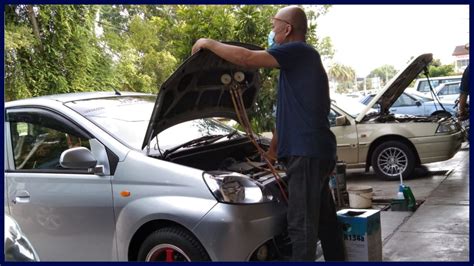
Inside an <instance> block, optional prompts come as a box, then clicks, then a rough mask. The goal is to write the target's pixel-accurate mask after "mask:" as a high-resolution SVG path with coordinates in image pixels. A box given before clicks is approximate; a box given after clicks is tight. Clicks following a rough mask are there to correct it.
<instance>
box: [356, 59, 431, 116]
mask: <svg viewBox="0 0 474 266" xmlns="http://www.w3.org/2000/svg"><path fill="white" fill-rule="evenodd" d="M432 60H433V54H422V55H420V56H418V57H417V58H415V59H413V60H411V62H410V63H408V65H407V66H406V67H405V69H404V70H402V71H400V72H398V74H397V75H395V77H393V78H392V79H391V80H390V81H389V82H388V83H387V84H386V85H385V86H384V87H383V88H382V89H381V90H380V91H379V92H378V93H377V94H376V95H375V97H374V98H373V99H372V100H371V101H370V102H369V103H368V104H367V106H366V107H365V108H364V109H363V110H362V112H360V113H359V115H358V116H357V117H356V121H357V122H360V121H362V119H363V118H364V117H365V116H366V114H367V113H368V112H369V111H371V110H372V108H373V107H374V105H375V104H376V103H379V104H380V113H381V114H384V113H388V112H389V109H390V107H391V106H392V105H393V103H394V102H395V101H396V100H397V99H398V97H400V95H401V94H402V93H403V91H405V89H406V88H407V87H408V86H409V85H410V83H411V82H412V81H413V80H414V79H415V78H416V77H418V75H419V74H420V73H421V71H423V69H425V68H427V67H428V65H429V64H430V63H431V61H432Z"/></svg>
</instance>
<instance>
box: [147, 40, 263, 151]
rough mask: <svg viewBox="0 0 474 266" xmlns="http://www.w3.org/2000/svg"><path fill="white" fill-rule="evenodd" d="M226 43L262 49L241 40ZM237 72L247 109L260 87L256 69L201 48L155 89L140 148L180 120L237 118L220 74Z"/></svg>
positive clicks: (249, 107)
mask: <svg viewBox="0 0 474 266" xmlns="http://www.w3.org/2000/svg"><path fill="white" fill-rule="evenodd" d="M229 44H232V45H237V46H242V47H245V48H248V49H252V50H261V49H262V48H260V47H258V46H254V45H250V44H244V43H229ZM238 71H240V72H243V73H244V74H245V80H244V81H243V82H242V83H244V84H245V86H244V88H243V89H242V98H243V102H244V105H245V109H246V110H247V112H249V111H250V109H251V108H252V107H253V105H254V103H255V101H256V97H257V94H258V92H259V90H260V75H259V72H258V69H256V68H252V69H248V68H244V67H239V66H236V65H234V64H231V63H230V62H228V61H225V60H223V59H222V58H220V57H218V56H217V55H216V54H214V53H212V52H211V51H209V50H200V51H198V52H197V53H195V54H194V55H192V56H190V57H189V58H188V59H186V60H185V61H184V63H183V64H181V65H180V66H179V67H178V69H177V70H176V71H175V72H174V73H173V74H172V75H171V76H170V77H169V78H168V79H167V80H166V81H165V82H164V83H163V85H162V86H161V88H160V90H159V92H158V97H157V99H156V102H155V107H154V108H153V113H152V115H151V119H150V123H149V124H148V128H147V131H146V134H145V138H144V140H143V144H142V149H143V148H144V147H146V145H147V144H148V143H149V141H150V140H151V139H152V138H154V137H155V136H156V135H157V134H159V133H160V132H161V131H163V130H165V129H167V128H169V127H172V126H174V125H177V124H179V123H182V122H186V121H190V120H193V119H199V118H208V117H225V118H230V119H234V120H237V114H236V112H235V109H234V105H233V102H232V98H231V94H230V90H229V87H227V86H224V85H223V84H222V81H221V77H222V75H223V74H230V75H231V76H233V73H235V72H238Z"/></svg>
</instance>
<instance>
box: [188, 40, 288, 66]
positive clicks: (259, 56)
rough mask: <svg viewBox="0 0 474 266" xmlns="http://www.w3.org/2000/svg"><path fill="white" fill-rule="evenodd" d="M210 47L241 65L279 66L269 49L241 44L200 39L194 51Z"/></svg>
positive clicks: (223, 56)
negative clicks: (247, 47) (256, 48)
mask: <svg viewBox="0 0 474 266" xmlns="http://www.w3.org/2000/svg"><path fill="white" fill-rule="evenodd" d="M200 49H208V50H211V51H212V52H213V53H215V54H216V55H218V56H219V57H221V58H223V59H225V60H227V61H229V62H231V63H233V64H236V65H239V66H243V67H248V68H252V67H255V68H258V67H267V68H272V67H279V64H278V62H277V61H276V59H275V58H274V57H273V56H272V55H270V54H269V53H268V52H267V51H262V50H249V49H246V48H243V47H240V46H235V45H229V44H224V43H221V42H218V41H215V40H211V39H204V38H202V39H199V40H198V41H197V42H196V43H195V44H194V45H193V48H192V53H193V54H194V53H196V52H197V51H199V50H200Z"/></svg>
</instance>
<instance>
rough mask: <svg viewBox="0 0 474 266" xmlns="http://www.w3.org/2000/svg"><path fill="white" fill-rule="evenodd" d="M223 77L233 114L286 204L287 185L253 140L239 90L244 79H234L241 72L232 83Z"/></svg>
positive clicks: (253, 136)
mask: <svg viewBox="0 0 474 266" xmlns="http://www.w3.org/2000/svg"><path fill="white" fill-rule="evenodd" d="M224 75H225V74H224ZM224 75H223V77H222V78H221V80H222V82H223V83H224V85H229V87H230V90H229V91H230V95H231V99H232V103H233V105H234V109H235V112H236V114H237V119H238V120H239V123H240V124H241V125H242V126H243V127H244V131H245V133H246V134H247V137H248V138H249V140H250V141H251V142H252V144H253V145H254V146H255V148H256V149H257V151H258V153H259V154H260V157H261V158H263V159H264V160H265V163H266V164H267V165H268V168H269V169H270V172H271V173H272V174H273V176H274V177H275V180H276V183H277V185H278V187H279V189H280V191H281V194H282V196H283V198H284V199H285V201H286V202H288V196H287V194H286V191H285V189H284V187H285V188H286V187H287V184H286V183H285V181H284V180H283V179H282V178H281V177H280V175H279V174H278V172H277V171H276V169H275V167H274V166H273V165H272V164H271V163H270V160H269V159H268V157H267V155H266V154H265V151H264V150H263V149H262V147H260V145H258V143H257V141H256V139H255V135H254V133H253V131H252V127H251V124H250V121H249V119H248V115H247V112H246V110H245V105H244V101H243V96H242V89H241V86H242V84H241V83H240V82H242V81H243V80H244V78H242V77H240V76H238V78H235V77H236V76H237V75H243V73H242V72H236V73H235V74H234V81H230V80H228V77H227V76H226V77H225V78H224ZM224 79H225V80H226V82H225V81H224ZM239 79H240V80H239ZM226 83H227V84H226ZM283 186H284V187H283Z"/></svg>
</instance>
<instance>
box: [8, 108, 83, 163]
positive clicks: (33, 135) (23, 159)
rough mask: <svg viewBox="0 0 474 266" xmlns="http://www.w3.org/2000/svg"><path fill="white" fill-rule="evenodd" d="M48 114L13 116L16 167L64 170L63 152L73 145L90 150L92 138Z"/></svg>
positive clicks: (26, 113) (11, 122) (17, 114)
mask: <svg viewBox="0 0 474 266" xmlns="http://www.w3.org/2000/svg"><path fill="white" fill-rule="evenodd" d="M44 114H45V113H44V112H43V113H33V112H31V111H29V112H25V113H15V114H10V115H9V122H10V132H11V144H12V149H13V158H14V163H15V169H16V170H32V169H43V170H60V169H63V168H62V167H61V166H60V165H59V158H60V156H61V153H62V152H63V151H65V150H67V149H69V148H73V147H86V148H88V149H90V144H89V138H88V137H85V136H84V135H83V134H80V133H79V132H77V131H76V130H74V129H72V128H70V127H68V125H65V123H64V120H62V119H55V118H54V116H51V115H44Z"/></svg>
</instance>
